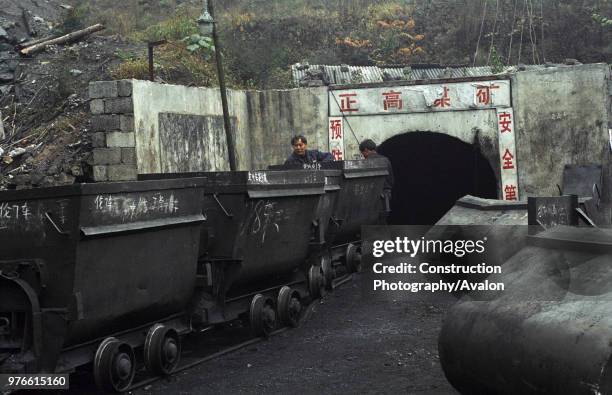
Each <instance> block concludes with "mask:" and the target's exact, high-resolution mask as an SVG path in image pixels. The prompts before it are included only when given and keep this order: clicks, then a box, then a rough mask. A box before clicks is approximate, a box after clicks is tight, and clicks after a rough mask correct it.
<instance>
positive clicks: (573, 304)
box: [439, 226, 612, 394]
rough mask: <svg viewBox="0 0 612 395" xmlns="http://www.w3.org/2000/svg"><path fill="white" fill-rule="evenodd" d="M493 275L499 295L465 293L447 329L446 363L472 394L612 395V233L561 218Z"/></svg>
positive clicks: (443, 342)
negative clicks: (485, 296) (499, 287)
mask: <svg viewBox="0 0 612 395" xmlns="http://www.w3.org/2000/svg"><path fill="white" fill-rule="evenodd" d="M488 280H489V281H492V282H501V283H503V284H504V285H505V290H504V291H503V292H498V293H497V294H495V295H492V296H496V297H495V298H494V299H492V300H489V301H475V299H476V298H475V295H466V296H464V297H463V298H462V299H461V300H460V301H459V302H458V303H457V304H456V305H455V306H454V307H453V308H452V309H451V310H450V312H449V314H448V316H447V317H446V319H445V321H444V325H443V327H442V331H441V333H440V337H439V353H440V360H441V363H442V367H443V369H444V372H445V374H446V377H447V378H448V380H449V381H450V382H451V384H452V385H453V386H454V387H455V388H456V389H458V390H459V391H460V392H461V393H463V394H609V393H612V362H611V358H612V342H611V339H612V315H610V311H611V310H612V231H611V230H603V229H597V228H578V227H567V226H558V227H555V228H552V229H550V230H547V231H545V232H542V233H539V234H537V235H531V236H528V239H527V245H526V246H525V247H524V248H523V249H521V250H520V251H519V252H518V253H516V254H515V255H514V256H513V257H512V258H511V259H510V260H508V261H507V262H506V263H505V264H504V265H503V272H502V274H499V275H497V274H495V275H491V276H490V277H489V278H488Z"/></svg>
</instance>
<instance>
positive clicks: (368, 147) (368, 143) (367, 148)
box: [359, 139, 376, 159]
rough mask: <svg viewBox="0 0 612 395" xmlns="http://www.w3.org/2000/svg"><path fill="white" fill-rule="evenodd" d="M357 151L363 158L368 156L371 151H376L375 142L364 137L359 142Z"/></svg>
mask: <svg viewBox="0 0 612 395" xmlns="http://www.w3.org/2000/svg"><path fill="white" fill-rule="evenodd" d="M359 151H360V152H361V155H363V157H364V158H366V159H367V158H368V155H370V154H371V153H372V152H376V143H375V142H374V141H372V140H370V139H365V140H363V141H362V142H361V144H359Z"/></svg>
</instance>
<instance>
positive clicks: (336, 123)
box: [329, 119, 342, 140]
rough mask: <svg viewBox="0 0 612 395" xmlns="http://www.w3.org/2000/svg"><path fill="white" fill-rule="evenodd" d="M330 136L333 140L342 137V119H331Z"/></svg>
mask: <svg viewBox="0 0 612 395" xmlns="http://www.w3.org/2000/svg"><path fill="white" fill-rule="evenodd" d="M329 138H330V139H331V140H337V139H342V121H341V120H340V119H332V120H330V121H329Z"/></svg>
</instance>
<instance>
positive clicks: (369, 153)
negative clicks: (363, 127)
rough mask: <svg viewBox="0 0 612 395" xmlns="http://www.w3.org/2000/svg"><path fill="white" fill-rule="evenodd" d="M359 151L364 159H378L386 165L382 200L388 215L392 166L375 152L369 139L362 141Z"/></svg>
mask: <svg viewBox="0 0 612 395" xmlns="http://www.w3.org/2000/svg"><path fill="white" fill-rule="evenodd" d="M359 151H360V152H361V155H363V157H364V158H366V159H380V160H381V161H384V162H385V164H386V165H387V172H388V173H389V174H388V175H387V177H385V184H384V185H383V198H384V199H385V211H386V212H387V215H388V214H389V213H390V212H391V190H392V189H393V182H394V179H393V166H391V161H390V160H389V159H388V158H387V157H386V156H383V155H381V154H379V153H378V152H376V143H375V142H374V141H372V140H370V139H366V140H363V141H362V142H361V144H359Z"/></svg>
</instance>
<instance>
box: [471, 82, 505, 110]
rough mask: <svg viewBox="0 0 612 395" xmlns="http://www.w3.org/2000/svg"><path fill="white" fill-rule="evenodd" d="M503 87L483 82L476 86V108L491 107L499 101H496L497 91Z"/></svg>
mask: <svg viewBox="0 0 612 395" xmlns="http://www.w3.org/2000/svg"><path fill="white" fill-rule="evenodd" d="M500 87H501V85H500V84H498V83H495V82H483V83H480V84H476V85H475V86H474V105H475V106H476V107H491V106H493V105H495V104H497V103H496V102H497V101H498V100H495V99H496V96H497V95H496V91H497V90H499V89H500Z"/></svg>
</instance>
